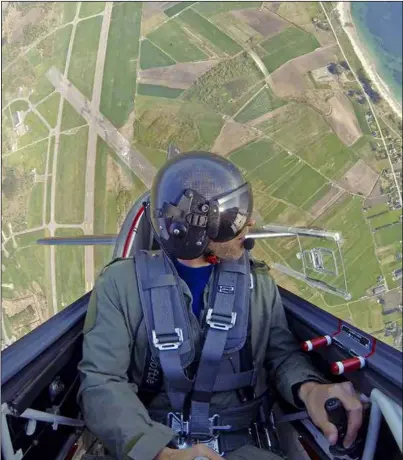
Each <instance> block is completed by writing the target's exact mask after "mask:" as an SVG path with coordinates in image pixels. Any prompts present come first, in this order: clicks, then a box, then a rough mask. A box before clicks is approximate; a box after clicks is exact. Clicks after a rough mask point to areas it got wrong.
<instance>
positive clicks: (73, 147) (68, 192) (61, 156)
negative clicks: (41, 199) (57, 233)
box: [55, 128, 88, 224]
mask: <svg viewBox="0 0 403 460" xmlns="http://www.w3.org/2000/svg"><path fill="white" fill-rule="evenodd" d="M87 142H88V128H82V129H80V130H78V131H77V133H76V134H75V136H68V135H64V134H62V135H61V136H60V146H59V153H58V156H57V178H56V209H55V219H56V222H57V223H63V224H81V223H82V222H83V220H84V198H85V170H86V159H87Z"/></svg>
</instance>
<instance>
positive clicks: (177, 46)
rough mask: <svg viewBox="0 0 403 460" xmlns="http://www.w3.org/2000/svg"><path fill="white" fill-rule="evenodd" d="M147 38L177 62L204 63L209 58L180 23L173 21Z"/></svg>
mask: <svg viewBox="0 0 403 460" xmlns="http://www.w3.org/2000/svg"><path fill="white" fill-rule="evenodd" d="M147 38H149V40H151V41H152V42H153V43H154V44H155V45H157V46H158V47H159V48H161V50H162V51H164V52H165V53H167V54H168V55H169V56H171V57H172V59H174V60H175V61H177V62H192V61H202V60H204V59H207V56H206V55H205V54H204V53H203V52H202V51H201V50H200V49H199V48H198V47H197V46H195V45H194V44H193V43H192V41H191V40H190V38H189V37H188V35H187V34H186V33H185V31H184V30H183V29H182V27H181V26H180V24H179V22H177V21H175V20H171V21H169V22H166V23H164V24H162V25H161V26H160V27H158V28H157V29H156V30H154V31H152V32H151V33H150V34H149V35H148V36H147Z"/></svg>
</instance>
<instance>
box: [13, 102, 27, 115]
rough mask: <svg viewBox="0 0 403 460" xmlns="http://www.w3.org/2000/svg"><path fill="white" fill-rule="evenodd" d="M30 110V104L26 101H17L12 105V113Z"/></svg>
mask: <svg viewBox="0 0 403 460" xmlns="http://www.w3.org/2000/svg"><path fill="white" fill-rule="evenodd" d="M28 109H29V106H28V103H27V102H26V101H15V102H13V103H12V104H11V105H10V110H11V113H13V112H17V111H25V112H26V111H27V110H28Z"/></svg>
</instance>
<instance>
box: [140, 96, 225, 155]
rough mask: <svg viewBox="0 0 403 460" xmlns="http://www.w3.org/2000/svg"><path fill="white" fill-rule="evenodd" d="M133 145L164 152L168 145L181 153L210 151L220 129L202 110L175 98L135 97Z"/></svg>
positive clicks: (219, 120) (219, 121) (212, 116)
mask: <svg viewBox="0 0 403 460" xmlns="http://www.w3.org/2000/svg"><path fill="white" fill-rule="evenodd" d="M136 110H137V117H136V120H135V122H134V137H133V143H134V144H136V145H137V144H139V145H142V146H146V147H149V148H152V149H157V150H162V151H164V152H166V150H167V148H168V145H169V143H170V142H173V143H174V144H175V145H177V146H178V148H179V149H180V150H181V151H189V150H194V149H209V148H211V147H212V145H213V143H214V140H215V139H216V137H217V136H218V135H219V133H220V130H221V128H222V126H223V120H222V118H221V117H220V116H219V115H218V114H216V113H214V112H211V111H209V110H206V108H205V107H203V106H201V105H198V104H193V103H180V102H179V101H176V100H174V99H166V98H153V97H150V96H138V97H137V99H136Z"/></svg>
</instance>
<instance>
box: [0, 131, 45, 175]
mask: <svg viewBox="0 0 403 460" xmlns="http://www.w3.org/2000/svg"><path fill="white" fill-rule="evenodd" d="M47 147H48V140H47V139H44V140H43V141H41V142H38V143H36V144H34V145H30V146H28V147H25V148H23V149H21V150H18V151H17V152H14V153H13V154H11V155H10V156H8V157H6V158H3V163H4V164H5V165H7V166H11V167H15V168H19V169H21V170H22V171H23V172H24V173H25V174H29V173H30V172H31V171H32V170H33V169H34V168H35V169H36V172H37V174H45V165H46V152H47Z"/></svg>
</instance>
